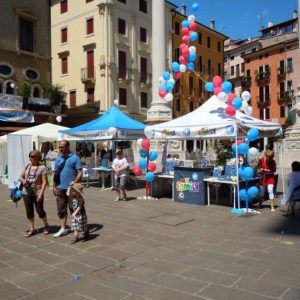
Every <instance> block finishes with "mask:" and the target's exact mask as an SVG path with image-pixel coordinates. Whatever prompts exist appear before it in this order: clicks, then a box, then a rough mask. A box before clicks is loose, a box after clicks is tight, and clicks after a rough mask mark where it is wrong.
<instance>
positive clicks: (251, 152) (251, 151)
mask: <svg viewBox="0 0 300 300" xmlns="http://www.w3.org/2000/svg"><path fill="white" fill-rule="evenodd" d="M248 155H250V156H252V157H257V156H258V150H257V148H255V147H251V148H250V149H249V150H248Z"/></svg>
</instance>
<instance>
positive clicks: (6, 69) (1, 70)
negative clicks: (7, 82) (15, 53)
mask: <svg viewBox="0 0 300 300" xmlns="http://www.w3.org/2000/svg"><path fill="white" fill-rule="evenodd" d="M13 74H14V71H13V69H12V68H11V67H10V66H8V65H4V64H1V65H0V76H2V77H5V78H9V77H11V76H12V75H13Z"/></svg>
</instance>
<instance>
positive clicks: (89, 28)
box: [86, 18, 94, 34]
mask: <svg viewBox="0 0 300 300" xmlns="http://www.w3.org/2000/svg"><path fill="white" fill-rule="evenodd" d="M92 33H94V18H91V19H88V20H86V34H92Z"/></svg>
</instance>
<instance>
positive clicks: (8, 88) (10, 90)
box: [3, 80, 17, 95]
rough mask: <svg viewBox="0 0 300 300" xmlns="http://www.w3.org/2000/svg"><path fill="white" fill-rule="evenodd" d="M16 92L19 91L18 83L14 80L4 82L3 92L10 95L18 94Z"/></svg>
mask: <svg viewBox="0 0 300 300" xmlns="http://www.w3.org/2000/svg"><path fill="white" fill-rule="evenodd" d="M12 85H14V86H12ZM16 92H17V83H16V82H15V81H13V80H7V81H6V82H5V83H4V87H3V93H4V94H8V95H16Z"/></svg>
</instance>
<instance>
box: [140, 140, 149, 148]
mask: <svg viewBox="0 0 300 300" xmlns="http://www.w3.org/2000/svg"><path fill="white" fill-rule="evenodd" d="M141 146H142V148H143V149H145V150H147V151H148V150H149V148H150V142H149V140H147V139H143V141H142V144H141Z"/></svg>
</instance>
